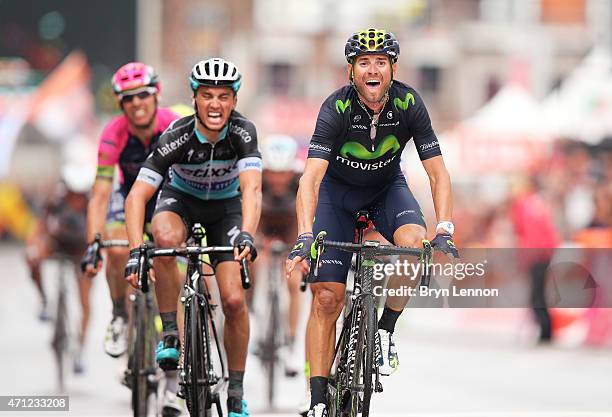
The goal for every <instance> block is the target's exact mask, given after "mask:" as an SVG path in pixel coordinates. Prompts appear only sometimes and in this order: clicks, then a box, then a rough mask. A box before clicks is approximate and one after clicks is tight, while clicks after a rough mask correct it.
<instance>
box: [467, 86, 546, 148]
mask: <svg viewBox="0 0 612 417" xmlns="http://www.w3.org/2000/svg"><path fill="white" fill-rule="evenodd" d="M541 117H542V108H541V106H540V104H539V103H538V102H537V101H536V100H535V98H533V97H532V96H531V95H530V94H529V93H528V92H527V91H526V90H525V89H524V88H522V87H520V86H518V85H515V84H507V85H505V86H504V87H502V88H501V89H500V90H499V92H498V93H497V94H496V95H495V96H494V97H493V98H492V99H491V100H490V101H489V102H488V103H486V104H485V105H484V106H483V107H482V108H480V109H479V110H478V111H476V113H475V114H474V115H473V116H472V117H470V118H468V119H467V120H465V121H464V122H463V123H462V124H463V125H464V126H466V127H469V128H472V129H479V130H486V131H488V132H490V133H503V134H529V135H533V136H534V138H535V137H538V138H539V139H547V135H546V134H545V130H544V129H543V127H542V124H541Z"/></svg>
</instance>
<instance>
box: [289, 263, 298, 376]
mask: <svg viewBox="0 0 612 417" xmlns="http://www.w3.org/2000/svg"><path fill="white" fill-rule="evenodd" d="M301 282H302V273H301V271H298V270H294V271H293V272H292V274H291V279H289V281H288V282H287V287H288V289H289V311H288V312H287V313H288V318H289V320H288V326H287V345H288V357H287V360H286V363H285V372H286V374H287V375H288V376H292V377H293V376H296V375H297V374H298V373H299V371H300V368H302V361H300V360H299V358H298V357H297V355H296V346H295V337H296V333H297V327H298V323H299V320H300V308H301V305H302V304H301V297H302V292H301V291H300V284H301Z"/></svg>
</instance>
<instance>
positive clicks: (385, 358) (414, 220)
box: [370, 176, 426, 375]
mask: <svg viewBox="0 0 612 417" xmlns="http://www.w3.org/2000/svg"><path fill="white" fill-rule="evenodd" d="M370 214H371V216H372V220H373V221H374V224H375V225H376V228H377V229H378V231H379V232H380V233H381V234H382V235H383V236H384V237H385V239H387V240H388V241H390V242H392V243H393V244H395V245H397V246H406V247H411V248H421V247H422V245H423V242H422V241H423V239H425V236H426V229H425V219H424V218H423V214H422V211H421V208H420V207H419V203H418V202H417V201H416V199H415V198H414V196H413V195H412V193H411V192H410V189H408V185H407V184H406V180H405V179H404V177H403V176H400V177H398V178H397V179H396V180H395V181H394V182H393V183H392V184H391V185H389V188H388V189H387V191H386V192H385V193H384V194H383V195H382V196H381V197H380V198H379V199H378V201H377V202H376V203H375V204H374V205H373V208H372V210H370ZM413 278H414V279H413ZM418 278H419V277H411V276H404V275H402V276H397V275H394V276H391V277H390V279H389V281H388V283H387V289H390V288H393V289H395V288H400V287H402V286H409V287H414V286H416V285H417V283H418ZM408 301H409V298H408V296H405V297H403V296H395V297H391V298H387V300H386V302H385V308H384V311H383V313H382V315H381V317H380V320H379V322H378V328H379V331H378V338H379V340H380V345H381V354H382V364H380V363H379V365H380V372H381V374H382V375H389V374H391V373H393V372H395V371H396V370H397V368H398V365H399V361H398V355H397V350H396V349H395V343H394V342H393V332H394V330H395V323H396V321H397V319H398V317H399V316H400V314H401V313H402V310H403V309H404V307H405V306H406V304H408Z"/></svg>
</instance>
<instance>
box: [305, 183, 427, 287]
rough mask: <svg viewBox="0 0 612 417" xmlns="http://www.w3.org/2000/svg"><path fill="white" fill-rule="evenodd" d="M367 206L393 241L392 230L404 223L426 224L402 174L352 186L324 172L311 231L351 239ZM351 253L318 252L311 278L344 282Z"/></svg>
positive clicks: (336, 237) (344, 239)
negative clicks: (381, 182) (385, 180)
mask: <svg viewBox="0 0 612 417" xmlns="http://www.w3.org/2000/svg"><path fill="white" fill-rule="evenodd" d="M359 210H368V211H369V213H370V219H371V220H372V222H373V223H374V226H375V227H376V230H377V231H378V232H380V234H381V235H383V237H384V238H385V239H387V240H388V241H389V242H391V243H393V233H394V232H395V231H396V230H397V229H398V228H399V227H400V226H403V225H405V224H418V225H421V226H423V227H426V226H425V219H424V217H423V213H422V211H421V207H420V206H419V203H417V201H416V199H415V198H414V196H413V195H412V192H411V191H410V189H409V188H408V184H407V183H406V179H405V178H404V176H403V174H398V175H397V176H396V177H395V178H392V179H391V181H390V182H389V184H388V185H387V186H385V187H377V188H372V187H355V186H352V185H347V184H344V183H341V182H338V181H336V180H333V179H330V178H329V177H328V176H326V177H325V178H324V179H323V181H322V182H321V187H320V188H319V201H318V204H317V210H316V214H315V221H314V225H313V232H314V235H315V236H316V235H317V234H318V233H319V232H320V231H322V230H324V231H326V232H327V237H326V239H329V240H335V241H341V242H353V240H354V237H355V217H356V215H357V212H358V211H359ZM351 256H352V255H351V253H349V252H344V251H340V250H337V249H328V250H326V251H325V253H324V254H323V255H322V256H321V264H320V265H321V267H320V269H319V276H318V277H317V279H316V280H315V281H314V282H340V283H345V282H346V276H347V273H348V270H349V268H350V264H351Z"/></svg>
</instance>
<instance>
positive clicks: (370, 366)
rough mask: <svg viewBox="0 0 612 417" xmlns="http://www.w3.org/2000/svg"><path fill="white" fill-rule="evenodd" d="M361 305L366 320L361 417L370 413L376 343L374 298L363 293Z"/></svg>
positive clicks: (364, 322) (365, 416)
mask: <svg viewBox="0 0 612 417" xmlns="http://www.w3.org/2000/svg"><path fill="white" fill-rule="evenodd" d="M361 307H362V310H363V312H364V314H365V318H366V320H363V324H364V325H365V327H366V329H365V330H366V331H365V349H363V354H364V357H363V368H362V376H361V379H362V384H363V398H362V404H361V415H362V417H368V416H369V414H370V400H371V398H372V388H373V382H372V377H373V374H374V355H375V351H376V348H375V345H374V343H376V342H375V338H376V331H377V328H378V325H377V323H376V317H375V314H374V299H373V297H372V296H371V295H364V299H363V303H362V305H361Z"/></svg>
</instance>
